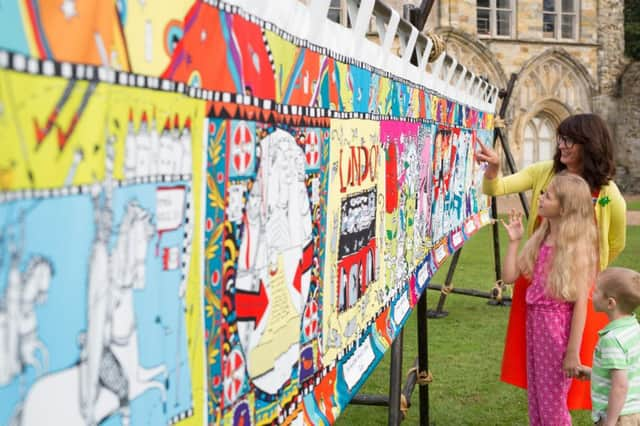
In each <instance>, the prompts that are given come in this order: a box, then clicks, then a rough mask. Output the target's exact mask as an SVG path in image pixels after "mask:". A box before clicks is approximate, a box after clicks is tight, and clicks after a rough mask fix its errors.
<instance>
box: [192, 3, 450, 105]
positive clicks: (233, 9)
mask: <svg viewBox="0 0 640 426" xmlns="http://www.w3.org/2000/svg"><path fill="white" fill-rule="evenodd" d="M204 2H205V3H207V4H209V5H211V6H213V7H216V8H218V9H220V10H223V11H225V12H227V13H233V14H236V15H239V16H241V17H242V18H244V19H246V20H247V21H249V22H252V23H254V24H257V25H260V26H261V27H262V28H263V31H264V30H267V31H271V32H273V33H275V34H277V35H278V36H280V37H282V38H283V39H284V40H286V41H288V42H290V43H293V44H295V45H297V46H300V47H303V48H306V49H309V50H312V51H314V52H317V53H320V54H322V55H325V56H329V57H332V58H334V59H336V60H338V61H340V62H343V63H345V64H351V65H355V66H357V67H359V68H363V69H365V70H367V71H370V72H374V73H376V74H378V75H381V76H384V77H387V78H393V79H394V80H395V81H399V82H402V83H405V84H407V85H408V86H409V87H415V88H419V89H421V90H424V91H425V92H428V93H432V94H436V95H438V96H440V97H443V98H446V99H449V98H448V97H447V96H446V95H445V94H443V93H440V92H438V91H436V90H434V89H431V88H427V87H424V86H422V85H419V84H416V83H415V82H413V81H411V80H407V79H405V78H402V77H400V76H397V75H395V74H393V73H391V72H389V71H385V70H382V69H379V68H376V67H373V66H371V65H370V64H369V63H367V62H362V61H360V60H357V59H354V58H352V57H350V56H346V55H343V54H341V53H338V52H334V51H333V50H331V49H328V48H326V47H323V46H319V45H316V44H314V43H310V42H309V40H307V39H304V38H300V37H298V36H295V35H293V34H291V33H289V32H288V31H285V30H283V29H282V28H280V27H278V26H276V25H275V24H273V23H272V22H269V21H265V20H263V19H262V18H260V17H256V16H255V15H252V14H250V13H249V12H247V11H245V10H244V9H242V8H240V7H238V6H236V5H230V4H228V3H226V2H225V1H223V0H204Z"/></svg>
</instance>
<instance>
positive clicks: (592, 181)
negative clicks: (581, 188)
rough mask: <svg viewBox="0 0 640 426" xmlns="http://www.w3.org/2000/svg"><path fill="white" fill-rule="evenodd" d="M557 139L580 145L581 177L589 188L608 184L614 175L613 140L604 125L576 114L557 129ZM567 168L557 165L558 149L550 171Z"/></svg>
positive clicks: (594, 116) (558, 158) (558, 162)
mask: <svg viewBox="0 0 640 426" xmlns="http://www.w3.org/2000/svg"><path fill="white" fill-rule="evenodd" d="M557 133H558V136H563V137H565V138H567V139H571V140H572V141H573V142H574V143H576V144H580V145H582V167H583V168H582V177H583V178H584V180H586V181H587V183H588V184H589V186H590V187H591V188H592V189H595V188H600V187H601V186H602V185H606V184H607V183H609V181H610V180H611V179H613V176H614V175H615V173H616V165H615V161H614V160H613V141H612V140H611V134H610V133H609V129H608V128H607V125H606V123H605V122H604V120H603V119H602V118H600V116H598V115H596V114H576V115H572V116H570V117H568V118H566V119H565V120H564V121H562V123H560V125H559V126H558V131H557ZM566 168H567V166H565V165H564V164H562V163H561V162H560V149H558V148H556V153H555V155H554V156H553V170H554V172H555V173H559V172H561V171H562V170H564V169H566Z"/></svg>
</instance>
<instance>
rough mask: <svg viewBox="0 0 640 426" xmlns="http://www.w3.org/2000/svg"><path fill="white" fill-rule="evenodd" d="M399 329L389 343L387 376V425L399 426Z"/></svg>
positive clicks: (401, 331) (400, 374)
mask: <svg viewBox="0 0 640 426" xmlns="http://www.w3.org/2000/svg"><path fill="white" fill-rule="evenodd" d="M403 333H404V331H403V330H402V329H401V330H400V332H399V333H398V335H397V336H396V338H395V340H394V341H393V343H392V344H391V374H390V378H389V426H399V425H400V421H402V413H401V411H400V390H401V387H402V335H403Z"/></svg>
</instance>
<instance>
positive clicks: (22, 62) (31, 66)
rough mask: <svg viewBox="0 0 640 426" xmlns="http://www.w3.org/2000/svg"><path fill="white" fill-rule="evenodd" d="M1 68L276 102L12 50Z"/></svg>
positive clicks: (0, 56) (244, 101)
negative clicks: (57, 60)
mask: <svg viewBox="0 0 640 426" xmlns="http://www.w3.org/2000/svg"><path fill="white" fill-rule="evenodd" d="M0 69H8V70H12V71H16V72H21V73H27V74H33V75H43V76H47V77H62V78H65V79H68V80H81V81H97V82H100V83H108V84H112V85H117V86H122V87H135V88H139V89H151V90H158V91H162V92H170V93H178V94H181V95H185V96H188V97H190V98H193V99H200V100H205V101H216V102H227V103H229V102H234V103H237V104H241V105H252V106H255V107H260V108H262V109H273V106H274V104H275V102H274V101H273V100H270V99H260V98H257V97H255V96H249V95H244V94H240V93H230V92H223V91H215V90H207V89H203V88H202V87H196V86H190V85H188V84H185V83H182V82H176V81H173V80H167V79H163V78H159V77H153V76H148V75H142V74H135V73H130V72H126V71H116V70H114V69H112V68H107V67H102V66H100V67H97V66H94V65H86V64H75V63H71V62H56V61H53V60H50V59H37V58H33V57H28V56H25V55H23V54H22V53H17V52H12V51H9V50H0Z"/></svg>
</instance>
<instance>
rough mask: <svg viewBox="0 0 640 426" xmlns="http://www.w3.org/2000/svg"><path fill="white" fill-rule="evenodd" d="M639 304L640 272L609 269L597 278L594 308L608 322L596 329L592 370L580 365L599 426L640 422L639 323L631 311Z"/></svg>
mask: <svg viewBox="0 0 640 426" xmlns="http://www.w3.org/2000/svg"><path fill="white" fill-rule="evenodd" d="M638 306H640V273H638V272H635V271H632V270H631V269H626V268H608V269H606V270H605V271H603V272H602V273H601V274H600V275H599V276H598V280H597V282H596V288H595V290H594V292H593V307H594V309H595V310H596V311H598V312H605V313H606V314H607V316H608V317H609V324H608V325H607V326H606V327H605V328H603V329H602V330H601V331H600V333H599V334H600V338H599V340H598V344H597V345H596V349H595V352H594V355H593V368H589V367H586V366H582V367H580V371H581V377H584V378H589V377H590V378H591V401H592V405H593V409H592V414H591V417H592V418H593V421H594V422H595V423H596V424H597V425H603V426H613V425H620V426H622V425H640V325H638V321H637V320H636V316H635V314H634V313H633V311H634V310H635V309H636V308H637V307H638Z"/></svg>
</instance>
